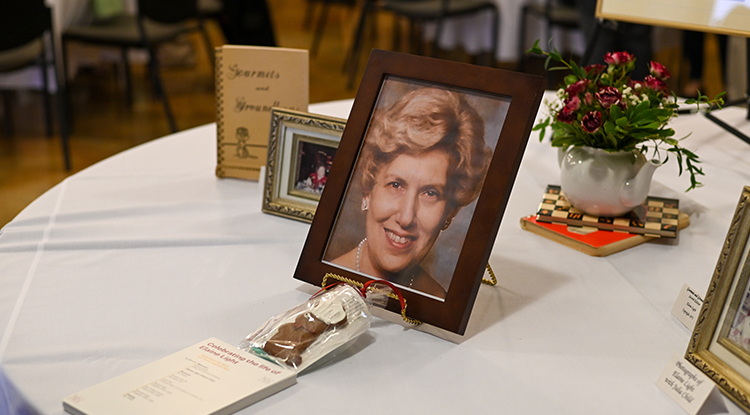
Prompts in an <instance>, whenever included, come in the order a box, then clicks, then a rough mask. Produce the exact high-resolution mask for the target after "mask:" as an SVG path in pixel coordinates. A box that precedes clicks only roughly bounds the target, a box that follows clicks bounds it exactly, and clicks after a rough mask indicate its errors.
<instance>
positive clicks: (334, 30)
mask: <svg viewBox="0 0 750 415" xmlns="http://www.w3.org/2000/svg"><path fill="white" fill-rule="evenodd" d="M87 1H88V0H87ZM489 1H495V0H489ZM499 1H502V7H501V10H500V18H499V22H500V29H499V33H498V36H499V38H500V41H499V44H498V46H497V47H498V49H497V51H496V52H495V53H494V59H492V58H493V53H492V52H490V49H489V48H491V40H492V38H493V36H492V35H491V25H490V20H491V14H490V13H489V12H487V11H482V12H480V13H484V16H480V17H479V20H467V21H465V22H464V23H463V24H456V25H453V26H446V27H445V28H444V31H443V37H447V38H449V39H451V38H452V39H454V40H453V41H451V40H448V41H445V42H441V45H440V46H441V47H440V48H439V49H438V50H436V52H435V55H436V56H437V57H440V58H444V59H450V60H456V61H461V62H466V63H476V64H489V65H492V66H495V67H498V68H501V69H507V70H522V71H524V72H529V73H535V74H539V75H545V76H547V74H546V72H545V70H544V62H543V60H542V59H539V58H534V57H528V56H526V57H524V55H523V54H522V53H521V51H522V50H525V49H528V47H529V46H530V45H531V44H533V41H534V40H535V39H536V38H544V37H546V36H549V37H553V38H554V39H555V45H556V46H557V47H559V48H561V51H563V52H564V53H566V54H568V55H569V56H571V57H572V58H573V59H578V58H580V55H581V54H582V52H583V49H585V47H582V45H585V41H584V40H583V35H582V33H581V31H580V29H579V28H578V26H577V24H575V23H573V24H568V25H567V26H566V25H565V24H562V25H560V28H559V29H555V28H551V29H550V30H547V25H548V23H555V22H554V21H553V20H552V18H553V17H554V16H552V15H551V14H549V12H550V10H551V8H552V7H553V6H554V7H557V6H560V7H563V8H564V7H566V6H567V7H568V8H570V7H572V6H573V5H572V3H569V2H568V4H567V5H566V4H565V3H566V2H565V1H563V0H559V3H558V0H555V1H551V0H539V1H533V0H528V1H525V2H524V1H517V0H499ZM50 2H53V3H54V2H55V1H52V0H49V1H48V3H50ZM56 2H57V3H61V4H63V3H64V1H62V0H56ZM253 2H256V0H253V1H248V2H247V3H253ZM323 3H328V4H327V8H326V13H325V21H324V22H323V24H322V25H319V23H320V22H321V13H322V12H323V10H324V7H323ZM478 3H484V4H479V6H486V3H487V1H478ZM102 4H104V3H102ZM364 4H371V3H370V2H369V0H368V2H364V1H362V0H360V1H356V0H329V1H324V0H268V2H267V7H268V10H267V12H268V13H267V16H269V18H270V24H269V25H268V27H270V28H272V32H271V33H272V36H273V39H272V41H273V42H275V44H276V45H277V46H280V47H289V48H302V49H310V48H313V45H314V44H315V45H316V46H315V48H314V53H311V56H310V103H316V102H325V101H331V100H339V99H350V98H354V96H355V94H356V88H357V85H358V84H359V80H360V78H361V75H362V72H363V70H364V67H365V64H366V59H367V54H368V51H369V50H370V49H372V48H379V49H388V50H394V49H397V50H400V51H410V52H412V53H421V54H430V53H432V47H431V46H432V44H431V42H429V40H430V39H431V38H432V37H433V34H434V30H435V27H434V26H428V27H427V31H426V34H425V32H421V31H418V28H419V27H421V26H418V27H416V28H415V26H413V25H410V24H409V21H410V20H408V19H403V18H401V17H399V16H404V15H405V14H408V13H415V12H418V11H414V10H409V9H398V8H394V9H390V10H389V9H387V8H386V9H383V8H380V9H379V11H378V12H377V13H371V15H370V17H369V18H368V19H367V20H366V21H365V22H366V25H364V27H363V29H364V30H363V31H362V32H358V31H357V27H358V22H359V19H360V15H361V11H362V7H363V5H364ZM527 6H528V7H527ZM531 6H534V7H536V9H535V10H532V7H531ZM81 7H85V8H86V10H83V11H81V10H79V12H80V13H78V14H79V15H81V16H87V15H88V17H89V20H90V14H91V13H92V12H99V13H101V12H102V11H101V10H98V11H96V10H94V11H92V10H90V7H91V6H90V5H84V6H81ZM561 10H562V9H561ZM115 12H117V13H120V12H125V13H127V12H128V10H124V11H123V10H119V9H117V10H115ZM535 13H538V14H535ZM545 13H547V14H545ZM524 15H526V16H527V17H526V19H523V16H524ZM239 16H245V17H248V16H251V15H250V14H237V13H235V12H234V11H231V10H230V11H228V13H225V14H223V15H216V16H209V18H208V19H207V20H206V29H207V32H208V35H209V40H210V43H211V45H212V46H213V47H216V46H220V45H222V44H225V43H228V39H227V38H228V37H230V38H232V40H235V39H236V42H237V43H240V42H243V43H246V44H252V40H249V41H248V40H247V39H243V38H241V37H238V34H237V33H233V32H231V24H229V23H231V22H229V21H228V20H227V19H228V18H231V17H239ZM66 18H67V19H68V21H67V22H66V23H65V25H66V26H70V25H71V24H77V23H78V22H76V21H73V22H72V23H71V21H70V20H71V19H70V16H66ZM77 18H78V17H76V19H77ZM248 18H249V17H248ZM240 20H241V19H240ZM55 21H56V23H60V19H59V18H56V19H55ZM522 21H526V22H527V23H526V24H524V23H522ZM477 22H479V23H481V24H479V23H477ZM256 23H257V22H252V21H249V20H247V19H245V20H244V21H241V22H240V25H242V24H245V25H251V26H252V25H253V24H256ZM265 23H269V22H265ZM265 23H264V24H265ZM557 23H559V22H557ZM563 23H565V22H563ZM568 23H570V22H568ZM228 30H230V31H228ZM430 30H432V32H431V31H430ZM477 30H481V31H480V32H479V34H478V35H477ZM316 33H317V35H316ZM358 33H360V34H361V36H360V39H361V41H362V43H361V48H360V53H357V54H356V55H355V59H353V60H350V61H349V65H346V62H345V61H346V59H347V56H348V55H349V53H350V50H351V48H352V45H353V44H354V42H355V41H354V39H355V38H356V35H357V34H358ZM522 35H523V36H522ZM2 36H4V35H0V37H2ZM498 36H495V38H497V37H498ZM650 36H651V39H652V41H653V42H654V43H655V44H656V45H658V47H655V48H654V52H653V57H654V59H655V60H658V61H660V62H661V63H663V64H664V65H666V66H667V67H668V68H669V69H670V71H671V72H672V74H673V78H672V80H671V81H670V82H671V83H670V87H671V88H672V90H673V91H683V90H687V89H689V88H691V87H692V85H693V84H695V82H693V83H692V84H691V81H695V80H694V79H692V78H694V75H691V74H690V63H689V62H690V58H689V56H687V54H686V51H690V50H693V51H695V50H698V48H700V50H701V51H703V52H704V55H703V56H702V57H701V59H702V69H703V70H702V74H701V75H700V79H699V85H700V88H701V92H704V93H707V94H708V95H712V94H716V93H718V92H720V91H722V90H724V89H725V88H726V85H725V82H724V81H723V71H724V67H725V66H726V67H729V66H730V65H731V64H727V63H725V62H724V63H723V59H722V58H721V56H726V55H725V54H723V53H722V51H723V43H722V42H720V41H719V37H718V36H715V35H706V36H704V37H703V40H704V42H703V43H702V44H701V45H700V46H697V44H696V43H693V41H684V40H683V34H682V31H680V30H673V29H661V28H660V29H658V30H655V31H653V32H652V33H651V34H650ZM424 39H427V41H423V40H424ZM441 39H442V38H441ZM456 39H463V40H461V41H459V40H456ZM267 40H268V39H263V40H262V42H267ZM743 40H744V39H743ZM542 43H546V42H542ZM743 45H744V44H743ZM730 47H731V46H730ZM740 47H742V46H740ZM68 50H69V52H68V55H70V56H69V57H68V58H69V62H68V68H69V71H68V75H67V79H68V87H67V90H66V93H67V99H66V107H67V108H68V110H69V120H70V121H71V126H72V128H71V130H70V135H69V148H70V162H71V169H70V170H69V171H66V169H65V165H64V162H63V158H62V157H61V150H60V148H61V141H60V140H61V137H60V134H59V131H58V130H55V132H54V133H53V134H52V136H51V137H49V136H48V134H47V132H46V129H45V122H44V119H45V106H44V94H43V93H42V92H40V91H39V90H28V89H21V88H16V87H15V86H11V87H9V86H8V82H10V84H12V85H15V84H14V82H15V81H6V83H3V81H2V77H3V76H4V74H3V73H2V65H0V89H3V91H2V101H1V102H0V111H2V112H0V114H1V116H0V227H2V226H4V225H5V224H6V223H7V222H8V221H10V220H11V219H13V217H14V216H15V215H17V214H18V213H19V212H20V211H21V210H22V209H23V208H24V207H25V206H27V205H28V204H29V203H31V202H32V201H33V200H34V199H36V198H37V197H38V196H39V195H41V194H42V193H44V192H45V191H46V190H48V189H50V188H51V187H53V186H54V185H56V184H58V183H59V182H61V181H62V180H63V179H64V178H65V177H67V176H68V175H70V174H75V173H76V172H77V171H80V170H82V169H85V168H87V167H89V166H91V165H93V164H95V163H97V162H99V161H101V160H103V159H105V158H107V157H109V156H112V155H114V154H116V153H119V152H121V151H124V150H127V149H129V148H131V147H134V146H137V145H139V144H143V143H146V142H148V141H150V140H153V139H155V138H159V137H162V136H164V135H167V134H170V133H171V132H172V131H171V128H170V125H169V123H168V122H167V121H166V119H165V113H164V109H163V107H162V102H161V100H160V99H159V98H158V93H157V92H156V91H155V89H154V88H153V87H152V79H151V76H150V74H151V72H150V71H149V70H148V65H147V61H148V59H147V58H144V57H143V56H142V55H141V56H140V57H139V55H138V53H137V52H136V53H134V57H133V59H132V60H131V64H130V65H129V68H130V79H131V83H132V88H131V89H132V98H131V101H132V102H130V103H129V102H128V97H127V94H126V93H125V90H126V89H125V87H124V80H123V79H124V76H123V69H124V68H123V65H122V62H121V60H120V59H119V55H118V53H119V52H117V50H116V49H115V50H110V51H108V52H107V51H105V52H101V50H96V51H95V50H94V49H90V48H88V47H86V46H83V45H79V44H78V43H76V42H70V43H69V48H68ZM157 53H158V57H159V61H160V63H161V71H160V72H161V75H162V79H163V87H164V90H165V91H166V94H167V95H168V97H169V102H170V104H171V109H172V112H173V114H174V121H175V124H176V126H177V128H178V129H179V130H185V129H189V128H192V127H196V126H200V125H204V124H207V123H212V122H214V121H215V113H216V109H215V100H214V78H213V68H212V67H213V63H212V62H211V59H210V58H209V56H208V54H207V53H206V50H205V45H204V44H203V39H202V37H201V35H200V33H191V34H186V35H183V36H181V37H179V38H178V39H176V40H174V41H171V42H169V43H168V44H165V45H162V46H161V47H160V48H159V49H158V50H157ZM0 58H2V49H1V48H0ZM355 61H356V62H357V65H356V70H353V69H352V68H353V66H354V65H351V63H352V62H355ZM0 62H1V60H0ZM639 63H641V64H643V65H645V63H647V62H645V63H644V62H639ZM694 65H695V64H694ZM71 68H72V69H73V70H70V69H71ZM740 70H741V71H742V70H744V66H742V68H740ZM548 81H549V86H550V88H555V87H557V86H558V84H559V82H560V78H559V74H558V75H555V76H551V77H549V78H548ZM4 85H5V86H4ZM737 88H740V89H739V90H740V91H744V85H742V86H738V87H737ZM53 112H59V111H54V109H53ZM55 115H56V116H57V115H59V114H55ZM175 156H176V157H177V156H179V155H175Z"/></svg>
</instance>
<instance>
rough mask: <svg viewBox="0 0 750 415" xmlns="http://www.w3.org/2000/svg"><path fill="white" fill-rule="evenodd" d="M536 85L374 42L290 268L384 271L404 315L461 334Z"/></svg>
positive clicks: (318, 277) (539, 84) (314, 277)
mask: <svg viewBox="0 0 750 415" xmlns="http://www.w3.org/2000/svg"><path fill="white" fill-rule="evenodd" d="M544 86H545V81H544V79H543V78H541V77H538V76H533V75H527V74H521V73H516V72H509V71H503V70H499V69H494V68H488V67H479V66H474V65H469V64H463V63H458V62H450V61H444V60H438V59H432V58H426V57H421V56H415V55H408V54H402V53H396V52H386V51H379V50H375V51H373V53H372V54H371V56H370V61H369V63H368V65H367V68H366V70H365V75H364V77H363V80H362V83H361V85H360V88H359V91H358V92H357V96H356V99H355V101H354V105H353V107H352V111H351V115H350V117H349V120H348V122H347V125H346V128H345V130H344V133H343V135H342V138H341V142H340V144H339V148H338V152H337V155H336V163H335V164H334V166H333V168H332V169H331V172H330V175H329V177H328V182H327V184H326V192H324V193H323V195H322V197H321V199H320V202H319V205H318V210H317V213H316V215H315V218H314V220H313V223H312V226H311V229H310V232H309V234H308V238H307V241H306V243H305V246H304V249H303V252H302V254H301V256H300V261H299V263H298V266H297V270H296V272H295V278H297V279H301V280H303V281H307V282H310V283H312V284H315V285H320V284H321V283H322V282H323V280H324V278H326V276H329V275H334V276H337V277H339V279H342V280H346V281H352V282H357V283H365V282H367V281H368V280H385V281H388V282H390V283H392V284H393V285H395V286H396V287H397V288H398V289H399V291H400V292H401V293H402V294H403V296H404V298H405V299H406V300H407V304H408V310H407V315H408V317H409V318H412V319H416V320H419V321H421V322H424V323H428V324H430V325H433V326H436V327H439V328H441V329H444V330H448V331H450V332H453V333H457V334H463V333H464V331H465V329H466V325H467V323H468V319H469V315H470V313H471V308H472V306H473V303H474V300H475V298H476V294H477V291H478V289H479V285H480V283H481V280H482V276H483V273H484V269H485V267H486V264H487V260H488V258H489V254H490V251H491V249H492V243H493V242H494V239H495V236H496V234H497V230H498V228H499V226H500V221H501V219H502V215H503V211H504V209H505V206H506V204H507V201H508V198H509V196H510V191H511V188H512V185H513V181H514V180H515V176H516V173H517V171H518V167H519V165H520V162H521V158H522V156H523V152H524V149H525V147H526V142H527V140H528V137H529V133H530V131H531V127H532V124H533V121H534V117H535V115H536V112H537V109H538V107H539V103H540V102H541V98H542V94H543V91H544ZM388 309H389V310H392V311H396V312H398V311H399V304H398V303H397V302H395V301H394V302H393V304H389V307H388Z"/></svg>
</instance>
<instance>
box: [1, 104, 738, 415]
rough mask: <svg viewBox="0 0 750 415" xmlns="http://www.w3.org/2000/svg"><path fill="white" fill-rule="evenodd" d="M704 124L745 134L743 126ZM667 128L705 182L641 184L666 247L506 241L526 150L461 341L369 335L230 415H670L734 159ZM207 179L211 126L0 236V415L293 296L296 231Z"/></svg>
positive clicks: (50, 202)
mask: <svg viewBox="0 0 750 415" xmlns="http://www.w3.org/2000/svg"><path fill="white" fill-rule="evenodd" d="M350 105H351V101H343V102H333V103H328V104H318V105H312V106H311V107H310V111H311V112H316V113H324V114H328V115H334V116H339V117H346V116H347V114H348V110H349V108H350ZM717 115H719V116H720V117H722V118H724V119H726V120H727V121H729V122H730V123H732V124H733V125H735V126H739V127H740V128H741V129H743V130H744V131H749V130H750V128H748V122H747V121H746V120H745V119H744V115H745V113H744V110H740V109H732V108H730V109H726V110H723V111H722V112H721V113H719V114H717ZM673 126H674V129H675V130H676V131H677V136H678V137H682V136H685V135H687V134H688V133H690V132H692V135H691V136H690V137H689V138H687V139H686V140H685V142H684V143H685V145H686V146H688V147H689V148H691V149H694V150H696V152H697V153H698V154H699V155H700V156H701V158H702V159H703V168H704V170H705V172H706V176H705V178H704V179H703V181H704V183H705V187H703V188H700V189H698V190H696V191H692V192H689V193H684V192H683V191H684V189H686V188H687V186H688V180H687V177H677V174H676V173H677V166H676V164H675V163H674V162H670V163H669V164H667V166H666V167H662V168H661V169H660V170H659V171H657V173H656V174H655V177H654V183H653V185H652V188H651V194H653V195H657V196H662V197H672V198H679V199H680V208H681V210H683V211H684V212H686V213H688V214H689V215H690V218H691V224H690V226H689V227H688V228H686V229H684V230H682V231H681V232H680V234H679V237H678V239H676V240H661V241H658V242H649V243H646V244H643V245H639V246H636V247H633V248H631V249H628V250H625V251H623V252H620V253H616V254H613V255H610V256H607V257H590V256H587V255H585V254H582V253H580V252H578V251H575V250H572V249H570V248H567V247H565V246H562V245H560V244H557V243H555V242H552V241H550V240H547V239H545V238H542V237H540V236H538V235H535V234H532V233H530V232H527V231H524V230H522V229H521V227H520V226H519V219H520V218H521V217H522V216H526V215H530V214H533V213H535V211H536V209H537V206H538V204H539V201H540V198H541V196H542V194H543V192H544V189H545V187H546V186H547V185H548V184H556V183H557V181H558V177H559V168H558V166H557V156H556V151H555V150H554V149H552V148H551V147H550V146H549V145H548V144H547V143H544V144H541V143H539V142H538V135H537V134H532V136H531V138H530V139H529V142H528V146H527V149H526V154H525V156H524V159H523V163H522V165H521V168H520V171H519V173H518V177H517V179H516V181H515V185H514V188H513V191H512V195H511V198H510V201H509V204H508V206H507V209H506V212H505V215H504V219H503V223H502V225H501V227H500V231H499V233H498V236H497V238H496V240H495V244H494V249H493V252H492V255H491V257H490V264H491V265H492V266H493V268H494V270H495V272H496V274H497V276H498V279H499V283H498V285H497V286H495V287H490V286H483V287H481V289H480V291H479V297H478V299H477V305H476V306H475V308H474V311H473V314H472V317H471V320H470V323H469V327H468V330H467V334H466V336H464V339H463V341H462V342H459V343H452V342H448V341H445V340H443V339H440V338H438V337H435V336H432V335H430V334H426V333H424V332H421V331H419V330H415V329H410V328H405V327H404V326H401V325H398V324H393V323H389V322H387V321H385V320H381V319H375V320H374V321H373V324H372V327H371V329H370V330H369V332H368V333H366V334H365V335H363V336H362V337H360V338H359V339H358V340H357V342H356V343H355V344H354V345H353V346H352V347H351V348H349V349H347V350H346V352H344V353H342V354H341V355H339V356H338V357H337V358H336V359H335V360H334V361H333V362H332V363H330V364H329V365H327V366H325V367H322V368H319V369H317V370H314V371H311V372H309V373H304V374H303V375H301V376H300V377H299V379H298V384H297V385H295V386H293V387H291V388H289V389H286V390H284V391H282V392H280V393H278V394H275V395H273V396H271V397H269V398H267V399H264V400H262V401H260V402H258V403H256V404H254V405H252V406H251V407H249V408H247V409H245V410H243V411H241V412H240V413H244V414H251V413H252V414H280V413H302V412H312V413H329V414H337V413H341V414H344V413H346V414H348V413H355V412H356V413H372V414H379V413H382V412H384V411H392V410H393V409H397V410H398V412H401V413H418V414H455V413H480V412H488V411H492V412H502V413H511V414H516V413H524V414H550V413H554V414H581V413H587V414H591V413H606V414H637V413H659V414H682V413H683V412H682V409H680V407H679V406H678V405H677V404H675V403H674V402H673V401H671V400H670V399H669V398H668V397H667V396H666V395H665V394H664V393H662V392H661V391H660V390H659V389H658V388H657V386H656V385H655V382H656V379H657V378H658V376H659V374H660V373H661V371H662V370H663V369H664V367H666V365H667V363H668V361H669V359H670V357H671V355H672V353H674V352H677V353H680V354H683V353H684V352H685V350H686V348H687V343H688V339H689V337H690V334H691V332H690V330H689V329H687V328H685V327H684V326H682V325H681V324H680V323H679V322H678V321H677V319H675V318H674V317H673V316H672V315H671V312H670V311H671V308H672V305H673V304H674V302H675V300H676V298H677V295H678V294H679V292H680V290H681V288H682V286H683V284H685V283H687V284H688V285H689V286H691V287H692V288H693V289H694V290H696V291H697V292H700V293H705V290H706V288H707V286H708V282H709V281H710V279H711V276H712V273H713V269H714V267H715V265H716V262H717V259H718V254H719V252H720V250H721V247H722V244H723V241H724V238H725V235H726V231H727V229H728V226H729V222H730V219H731V217H732V215H733V212H734V209H735V207H736V203H737V200H738V197H739V195H740V192H741V190H742V187H743V185H746V184H750V146H748V145H747V144H745V143H744V142H742V141H740V140H738V139H737V138H735V137H733V136H731V135H729V134H727V133H726V132H725V131H724V130H722V129H721V128H719V127H717V126H716V125H715V124H713V123H711V122H710V121H708V120H706V119H705V118H704V117H702V116H700V115H691V116H681V117H679V118H678V119H676V120H675V121H674V123H673ZM215 163H216V127H215V125H213V124H211V125H205V126H202V127H198V128H195V129H192V130H188V131H184V132H180V133H177V134H173V135H170V136H167V137H164V138H161V139H158V140H154V141H152V142H149V143H147V144H144V145H141V146H139V147H136V148H133V149H131V150H128V151H125V152H123V153H121V154H118V155H116V156H114V157H111V158H109V159H107V160H105V161H103V162H101V163H98V164H96V165H94V166H92V167H90V168H88V169H86V170H84V171H81V172H80V173H77V174H75V175H73V176H71V177H69V178H68V179H66V180H65V181H63V182H62V183H60V184H59V185H57V186H55V187H54V188H53V189H51V190H50V191H48V192H47V193H45V194H44V195H43V196H41V197H40V198H39V199H37V200H36V201H34V202H33V203H32V204H30V205H29V206H28V207H27V208H26V209H25V210H24V211H23V212H21V213H20V214H19V215H18V217H16V218H15V219H14V220H13V221H11V222H10V223H9V224H8V225H7V226H5V227H4V228H3V229H2V231H1V232H0V270H2V271H1V272H0V336H1V337H0V375H1V376H0V386H2V387H0V393H2V396H0V398H1V399H0V412H1V413H3V414H26V413H40V414H62V413H63V409H62V399H63V398H64V397H65V396H68V395H70V394H72V393H74V392H77V391H80V390H82V389H84V388H87V387H89V386H92V385H94V384H97V383H99V382H101V381H104V380H106V379H109V378H112V377H114V376H116V375H119V374H121V373H124V372H126V371H129V370H131V369H134V368H137V367H139V366H142V365H144V364H146V363H149V362H152V361H154V360H157V359H159V358H161V357H163V356H166V355H168V354H171V353H173V352H175V351H178V350H181V349H183V348H185V347H187V346H189V345H192V344H195V343H197V342H199V341H201V340H204V339H206V338H208V337H218V338H220V339H222V340H224V341H226V342H229V343H230V344H238V343H239V342H240V341H241V340H242V339H243V338H244V336H246V335H247V334H249V333H250V332H252V331H254V330H255V329H256V328H257V327H259V326H260V325H261V324H262V323H263V322H264V321H266V320H267V319H268V318H270V317H271V316H273V315H275V314H277V313H279V312H281V311H283V310H286V309H288V308H291V307H293V306H295V305H297V304H299V303H301V302H303V301H305V300H306V299H307V298H308V296H309V292H310V289H311V288H312V287H310V286H307V285H305V284H303V283H301V282H299V281H297V280H294V279H292V274H293V272H294V270H295V268H296V264H297V259H298V257H299V254H300V251H301V249H302V246H303V243H304V241H305V238H306V235H307V231H308V229H309V225H308V224H305V223H302V222H298V221H294V220H289V219H284V218H281V217H278V216H273V215H268V214H265V213H262V212H261V209H260V208H261V194H262V190H263V183H262V182H260V183H259V182H252V181H241V180H235V179H219V178H217V177H216V176H215V175H214V169H215ZM710 404H711V405H713V406H714V409H715V412H714V413H725V412H732V413H739V412H738V411H739V410H738V408H737V407H736V406H734V404H732V403H731V402H729V401H728V399H726V398H724V397H723V396H721V395H719V394H715V395H714V396H713V397H712V398H711V402H710ZM3 405H4V406H5V407H3Z"/></svg>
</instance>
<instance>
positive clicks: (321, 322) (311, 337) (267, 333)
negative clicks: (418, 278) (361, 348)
mask: <svg viewBox="0 0 750 415" xmlns="http://www.w3.org/2000/svg"><path fill="white" fill-rule="evenodd" d="M373 301H375V302H377V303H378V304H379V305H381V306H382V304H384V302H385V301H386V298H385V295H383V294H382V291H380V294H379V295H370V294H368V296H367V298H365V296H364V295H363V294H362V293H361V292H360V291H359V290H357V289H356V288H354V287H352V286H351V285H348V284H339V285H336V286H334V287H332V288H330V289H328V290H326V291H323V292H321V293H319V294H317V295H315V296H313V297H312V298H311V299H310V300H308V301H307V302H305V303H303V304H300V305H299V306H297V307H294V308H292V309H290V310H287V311H286V312H284V313H281V314H279V315H276V316H274V317H273V318H271V319H270V320H268V321H267V322H266V323H265V324H263V325H262V326H261V327H260V328H259V329H258V330H256V331H255V332H254V333H252V334H250V335H249V336H247V337H246V338H245V340H244V341H242V342H241V343H240V345H239V348H240V349H243V350H246V351H249V352H252V353H255V354H257V355H259V356H262V357H265V358H267V359H270V360H273V361H275V362H276V363H278V364H281V365H284V366H287V367H290V368H293V369H296V370H303V369H305V368H306V367H309V366H310V365H311V364H313V363H314V362H316V361H318V360H319V359H320V358H322V357H323V356H325V355H327V354H328V353H330V352H332V351H334V350H336V349H337V348H339V347H341V346H343V345H345V344H347V343H349V342H350V341H351V340H353V339H355V338H357V337H358V336H359V335H361V334H362V333H364V332H365V331H367V329H368V328H369V327H370V321H371V320H372V314H371V306H372V303H373Z"/></svg>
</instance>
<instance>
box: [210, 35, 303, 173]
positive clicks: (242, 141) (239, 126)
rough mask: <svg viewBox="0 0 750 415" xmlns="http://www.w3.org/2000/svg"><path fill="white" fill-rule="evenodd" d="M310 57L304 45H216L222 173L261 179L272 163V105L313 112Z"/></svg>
mask: <svg viewBox="0 0 750 415" xmlns="http://www.w3.org/2000/svg"><path fill="white" fill-rule="evenodd" d="M309 76H310V75H309V58H308V51H307V50H302V49H288V48H273V47H261V46H236V45H225V46H221V47H219V48H217V49H216V137H217V164H216V175H217V176H219V177H235V178H239V179H249V180H258V179H259V178H260V168H261V167H263V166H264V165H265V164H266V158H267V154H268V138H269V132H270V124H271V108H273V107H280V108H287V109H292V110H296V111H303V112H306V111H307V105H308V103H309V102H308V101H309V90H310V84H309V82H310V81H309Z"/></svg>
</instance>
